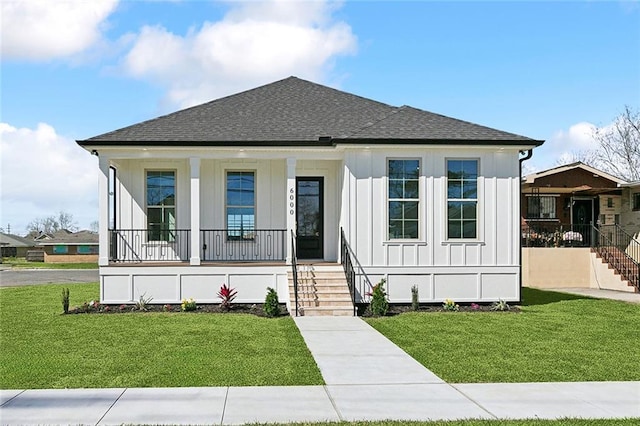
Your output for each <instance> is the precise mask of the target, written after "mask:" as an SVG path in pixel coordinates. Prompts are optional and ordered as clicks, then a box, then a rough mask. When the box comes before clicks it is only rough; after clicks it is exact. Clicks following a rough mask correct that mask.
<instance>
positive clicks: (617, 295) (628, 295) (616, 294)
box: [539, 287, 640, 303]
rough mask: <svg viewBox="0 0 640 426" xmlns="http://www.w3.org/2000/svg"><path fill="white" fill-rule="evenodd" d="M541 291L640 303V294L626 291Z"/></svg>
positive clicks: (574, 289) (594, 289)
mask: <svg viewBox="0 0 640 426" xmlns="http://www.w3.org/2000/svg"><path fill="white" fill-rule="evenodd" d="M539 290H548V291H558V292H560V293H569V294H575V295H578V296H588V297H595V298H596V299H611V300H619V301H621V302H627V303H640V293H632V292H626V291H615V290H603V289H599V288H579V287H561V288H541V289H539Z"/></svg>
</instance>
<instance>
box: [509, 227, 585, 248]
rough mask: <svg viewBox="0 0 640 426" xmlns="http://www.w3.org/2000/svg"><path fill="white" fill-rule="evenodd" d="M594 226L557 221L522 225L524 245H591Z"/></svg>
mask: <svg viewBox="0 0 640 426" xmlns="http://www.w3.org/2000/svg"><path fill="white" fill-rule="evenodd" d="M594 232H595V231H594V227H593V226H592V225H591V224H588V225H564V224H560V223H557V222H542V223H531V222H530V223H527V224H526V225H522V247H591V244H592V243H593V241H594V238H595V233H594Z"/></svg>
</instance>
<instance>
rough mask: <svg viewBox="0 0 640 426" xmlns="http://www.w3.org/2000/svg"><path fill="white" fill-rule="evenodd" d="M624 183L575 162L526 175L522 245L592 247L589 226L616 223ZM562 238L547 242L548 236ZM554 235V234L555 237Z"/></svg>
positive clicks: (617, 221) (523, 182)
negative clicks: (526, 238) (559, 236)
mask: <svg viewBox="0 0 640 426" xmlns="http://www.w3.org/2000/svg"><path fill="white" fill-rule="evenodd" d="M623 184H625V181H623V180H622V179H619V178H617V177H615V176H612V175H610V174H608V173H605V172H603V171H601V170H597V169H595V168H593V167H591V166H588V165H586V164H583V163H580V162H576V163H572V164H567V165H564V166H558V167H554V168H552V169H548V170H544V171H541V172H537V173H532V174H530V175H527V176H525V177H524V178H523V180H522V194H521V200H520V201H521V207H520V208H521V211H522V215H523V217H522V220H523V222H524V226H523V230H524V232H525V234H526V237H529V240H528V241H525V245H550V244H555V245H562V244H572V245H583V246H589V245H590V244H591V238H592V235H591V234H592V232H591V227H592V225H612V224H619V223H620V220H621V212H622V190H621V189H620V186H619V185H623ZM558 232H560V233H561V238H560V239H558V238H557V237H556V239H555V240H549V238H550V237H549V235H551V234H554V233H558ZM556 235H557V234H556Z"/></svg>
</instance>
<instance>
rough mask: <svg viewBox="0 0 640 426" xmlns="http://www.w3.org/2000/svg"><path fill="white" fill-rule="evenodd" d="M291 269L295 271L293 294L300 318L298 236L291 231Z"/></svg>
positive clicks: (296, 311) (296, 310)
mask: <svg viewBox="0 0 640 426" xmlns="http://www.w3.org/2000/svg"><path fill="white" fill-rule="evenodd" d="M291 269H293V294H294V302H295V313H296V316H298V258H297V254H296V234H295V233H294V232H293V230H291Z"/></svg>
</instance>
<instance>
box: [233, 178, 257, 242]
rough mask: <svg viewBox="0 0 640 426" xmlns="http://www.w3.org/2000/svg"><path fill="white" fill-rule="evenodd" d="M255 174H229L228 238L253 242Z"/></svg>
mask: <svg viewBox="0 0 640 426" xmlns="http://www.w3.org/2000/svg"><path fill="white" fill-rule="evenodd" d="M255 183H256V182H255V172H245V171H241V172H238V171H228V172H227V197H226V202H227V205H226V212H227V238H228V239H233V240H252V239H253V238H254V234H255V223H256V197H255V193H256V190H255Z"/></svg>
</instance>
